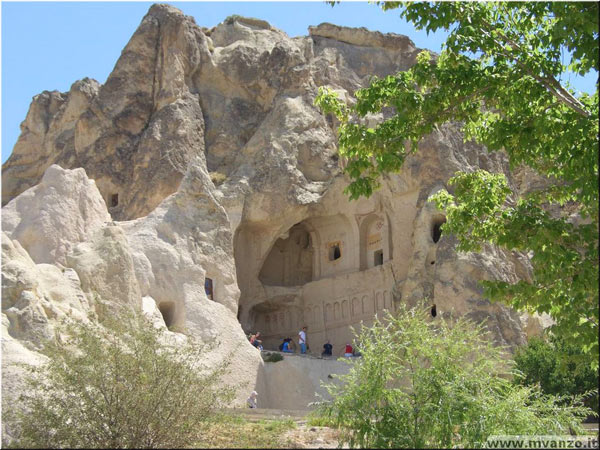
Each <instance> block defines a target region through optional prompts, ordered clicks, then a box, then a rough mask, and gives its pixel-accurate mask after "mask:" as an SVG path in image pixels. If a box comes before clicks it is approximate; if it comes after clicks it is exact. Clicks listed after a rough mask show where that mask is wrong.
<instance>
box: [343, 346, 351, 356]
mask: <svg viewBox="0 0 600 450" xmlns="http://www.w3.org/2000/svg"><path fill="white" fill-rule="evenodd" d="M344 356H346V357H348V358H349V357H351V356H352V346H351V345H350V344H349V343H348V342H346V350H345V353H344Z"/></svg>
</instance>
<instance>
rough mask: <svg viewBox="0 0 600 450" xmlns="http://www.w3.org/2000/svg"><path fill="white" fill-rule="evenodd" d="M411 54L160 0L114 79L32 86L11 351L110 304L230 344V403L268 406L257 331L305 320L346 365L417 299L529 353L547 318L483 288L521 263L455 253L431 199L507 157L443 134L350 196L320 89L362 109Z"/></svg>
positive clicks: (13, 191) (393, 38) (20, 182)
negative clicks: (359, 340)
mask: <svg viewBox="0 0 600 450" xmlns="http://www.w3.org/2000/svg"><path fill="white" fill-rule="evenodd" d="M419 51H420V50H419V49H417V48H416V47H415V46H414V44H413V43H412V42H411V41H410V39H409V38H407V37H406V36H400V35H394V34H381V33H378V32H371V31H368V30H365V29H350V28H344V27H338V26H335V25H331V24H321V25H319V26H316V27H311V28H310V30H309V35H308V36H304V37H298V38H290V37H288V36H287V35H286V34H285V33H284V32H282V31H280V30H277V29H275V28H273V27H272V26H271V25H269V24H268V23H266V22H264V21H262V20H259V19H249V18H243V17H237V16H235V17H231V18H228V19H227V20H225V21H224V22H223V23H221V24H219V25H218V26H216V27H214V28H212V29H206V28H200V27H198V26H197V25H196V23H195V21H194V19H193V18H191V17H187V16H185V15H183V14H182V13H181V12H180V11H179V10H177V9H176V8H174V7H171V6H168V5H154V6H152V7H151V8H150V10H149V12H148V14H147V15H146V16H145V17H144V18H143V20H142V22H141V24H140V26H139V28H138V29H137V31H136V32H135V33H134V35H133V36H132V38H131V40H130V41H129V43H128V44H127V46H126V47H125V49H124V50H123V52H122V54H121V57H120V58H119V60H118V61H117V63H116V65H115V68H114V69H113V71H112V73H111V74H110V76H109V77H108V79H107V81H106V83H105V84H104V85H100V84H99V83H97V82H96V81H94V80H90V79H84V80H81V81H77V82H75V83H74V84H73V86H72V87H71V89H70V91H69V92H66V93H59V92H56V91H54V92H43V93H42V94H39V95H37V96H36V97H34V99H33V101H32V104H31V106H30V109H29V112H28V114H27V117H26V118H25V120H24V121H23V123H22V125H21V128H22V134H21V136H20V138H19V140H18V142H17V144H16V146H15V148H14V150H13V154H12V156H11V157H10V158H9V160H8V161H7V162H6V163H5V165H4V166H3V168H2V199H3V204H4V205H5V206H4V207H3V210H2V228H3V231H4V234H3V240H2V252H3V255H2V277H3V278H2V297H3V299H2V313H3V321H2V326H3V361H17V360H22V359H26V360H31V361H34V360H35V358H36V356H35V355H37V353H36V349H38V348H39V345H40V344H41V342H42V341H43V340H44V339H47V338H48V337H50V336H51V335H52V332H53V329H54V326H55V324H56V323H57V321H59V320H61V319H62V318H63V317H69V318H74V319H77V320H88V319H87V317H88V316H89V313H90V312H93V311H95V309H96V308H97V304H98V301H101V302H103V304H106V303H108V304H110V303H111V302H112V303H114V304H118V305H127V306H128V307H130V308H133V309H137V310H140V311H144V313H146V314H147V315H148V316H149V317H150V318H151V319H152V321H153V322H154V323H155V324H156V325H157V326H163V327H164V326H166V327H168V328H169V329H170V330H172V331H173V332H177V331H182V330H186V331H187V332H188V333H191V334H193V335H195V336H197V337H200V338H202V339H205V340H209V339H217V340H219V341H220V343H221V345H220V347H219V348H218V349H215V350H214V351H213V352H211V353H210V354H209V355H207V360H208V361H209V362H210V361H212V362H215V363H216V362H217V361H219V360H221V359H222V358H223V357H225V355H230V354H233V355H234V356H233V361H234V362H233V364H232V366H231V374H230V376H229V378H228V379H229V380H233V381H236V382H237V381H240V380H245V381H247V385H246V386H244V387H243V388H241V389H240V390H239V394H238V398H237V400H238V401H243V400H244V398H245V396H247V394H248V389H250V388H252V389H256V390H257V391H258V392H259V395H261V394H263V393H264V394H265V395H263V396H262V397H261V398H263V399H265V400H263V401H265V402H267V403H268V402H269V401H270V400H266V399H269V398H271V399H272V403H273V405H275V404H276V403H277V401H279V400H277V401H276V400H275V399H276V397H277V396H276V395H273V394H272V393H273V392H281V393H285V392H286V387H285V386H281V388H278V387H277V386H278V385H277V383H284V382H285V378H286V377H285V376H283V375H281V373H283V372H281V371H279V372H278V371H276V370H271V369H270V370H268V371H265V370H264V364H263V362H262V359H261V358H260V354H259V352H258V351H257V350H256V349H254V348H253V347H251V346H250V344H249V343H248V341H247V339H246V334H248V333H250V332H255V331H261V333H262V334H263V345H264V346H265V347H266V348H276V347H277V345H278V344H279V343H280V342H281V341H282V339H283V338H285V337H291V338H293V339H294V340H295V341H296V342H297V335H298V331H299V329H300V328H301V327H302V326H307V327H308V342H309V346H310V348H311V351H312V352H313V353H314V354H320V352H321V350H322V345H323V344H324V343H325V341H326V340H330V341H331V343H332V344H333V348H334V356H339V355H340V354H341V351H342V347H343V345H344V344H345V343H346V342H348V341H351V340H352V333H351V330H350V326H354V327H359V326H360V323H361V322H362V323H366V324H368V323H370V322H372V320H373V318H374V317H375V315H376V314H378V315H381V314H382V313H383V312H384V311H385V310H388V311H392V312H393V311H394V310H396V309H397V308H398V306H399V305H400V304H402V303H407V304H415V303H416V302H417V301H419V300H421V299H423V298H425V299H426V304H427V305H430V306H433V305H434V304H435V305H436V307H435V311H436V317H435V318H433V317H432V320H439V318H440V317H443V316H445V315H447V316H453V317H458V316H462V315H466V316H468V317H471V318H472V319H474V320H475V321H477V322H480V321H483V320H485V321H486V323H487V326H488V329H489V331H490V336H491V339H493V340H494V341H495V342H497V343H498V344H502V345H508V346H509V347H514V346H516V345H519V344H523V343H524V342H525V340H526V337H527V335H528V334H532V333H537V332H539V331H540V330H541V325H544V324H545V323H541V325H540V320H542V319H544V320H545V318H535V319H530V318H528V317H520V316H519V315H518V314H517V313H516V312H515V311H513V310H511V309H509V308H507V307H504V306H502V305H499V304H494V305H492V304H491V303H490V302H489V301H488V300H487V299H485V298H484V297H483V294H482V289H481V288H480V286H479V285H478V283H477V282H478V280H480V279H501V280H505V281H516V280H518V279H526V278H527V277H528V276H529V274H530V265H529V261H528V259H527V257H525V256H524V255H520V254H516V253H514V254H508V253H506V252H503V251H500V250H498V249H495V248H492V247H489V248H484V250H483V251H482V252H481V253H480V254H470V253H469V254H459V253H457V252H456V250H455V249H456V242H455V240H454V239H453V238H452V237H451V236H446V235H444V234H443V233H442V232H441V231H440V226H441V224H443V222H444V220H445V219H444V216H443V214H442V213H441V212H439V211H437V210H435V208H434V207H433V206H432V205H431V204H430V203H428V201H427V200H428V198H429V197H430V196H431V195H432V194H433V193H435V192H436V191H437V190H439V189H440V188H443V187H446V183H447V180H448V179H449V178H450V177H451V176H452V175H453V174H454V173H455V172H456V171H459V170H461V171H472V170H475V169H477V168H484V169H486V170H489V171H491V172H504V173H506V174H507V176H508V178H509V182H511V183H513V184H514V187H515V189H517V188H518V187H519V186H521V183H520V182H517V181H515V182H513V177H512V175H511V173H510V172H509V171H508V164H507V159H506V157H505V156H504V155H503V154H501V153H487V152H486V151H485V149H482V148H481V147H478V146H476V145H474V144H472V143H465V142H463V137H462V135H461V134H460V132H459V131H458V127H457V126H455V125H451V124H450V125H446V126H444V127H441V128H439V129H438V130H436V131H435V132H434V133H433V134H432V135H430V136H428V137H427V138H426V139H425V140H424V141H423V142H422V144H421V146H420V150H419V152H418V154H415V155H412V156H410V157H408V158H407V160H406V162H405V164H404V167H403V169H402V171H401V172H400V173H398V174H391V175H389V176H386V177H384V178H383V180H382V187H381V189H380V190H379V191H377V192H376V193H375V194H374V195H373V196H372V197H370V198H369V199H361V200H358V201H352V202H351V201H349V200H348V198H347V196H346V195H345V194H344V193H343V189H344V187H345V186H346V185H347V183H348V180H347V178H345V176H344V174H343V170H342V169H343V164H344V162H343V161H342V160H341V159H340V158H339V157H338V154H337V142H336V133H335V127H336V123H335V122H334V120H333V119H332V118H331V117H326V116H324V115H323V114H321V112H320V111H319V110H318V109H316V108H315V107H314V106H313V101H314V98H315V96H316V93H317V88H318V87H319V86H328V87H330V88H332V89H334V90H335V91H336V92H338V93H339V94H340V96H341V97H342V98H346V99H347V100H349V101H351V99H352V93H353V91H354V90H355V89H357V88H359V87H361V86H365V85H366V83H367V82H368V80H369V78H370V77H372V76H373V75H377V76H385V75H388V74H393V73H395V72H397V71H402V70H406V69H407V68H409V67H410V66H411V65H412V64H414V62H415V58H416V55H417V54H418V52H419ZM380 119H381V117H373V118H372V120H373V121H375V122H376V121H377V120H380ZM98 299H100V300H98ZM24 343H26V344H27V346H28V347H27V350H23V349H25V347H24V346H23V345H22V344H24ZM25 352H26V353H27V354H25ZM21 353H22V355H21ZM19 355H21V356H22V357H21V356H19ZM32 355H33V356H32ZM298 364H301V363H298ZM296 365H297V364H296V362H294V364H293V365H292V366H294V367H296ZM292 366H290V367H292ZM286 367H287V366H286ZM307 367H308V366H307ZM4 370H5V369H4V365H3V371H4ZM282 370H283V369H282ZM289 370H292V369H291V368H290V369H289ZM294 370H295V369H294ZM310 370H312V369H310ZM310 370H309V369H308V368H307V371H308V372H310ZM280 372H281V373H280ZM308 372H307V373H308ZM5 373H6V374H9V376H12V377H13V378H10V380H9V381H8V383H9V385H10V383H13V384H12V385H15V383H17V381H18V375H15V373H16V372H14V371H13V372H8V371H5ZM274 373H279V375H277V376H276V377H275V376H273V377H272V378H273V380H270V379H269V374H274ZM298 373H300V374H301V373H302V370H298ZM311 373H312V372H311ZM313 375H314V374H312V375H310V376H313ZM307 376H309V375H307ZM314 376H316V375H314ZM314 376H313V378H314ZM277 380H280V381H279V382H278V381H277ZM281 380H282V381H281ZM311 380H312V378H311ZM313 381H314V380H312V381H311V382H310V383H312V384H315V383H313ZM271 382H272V383H275V385H273V384H271V385H269V383H271ZM307 383H308V382H307ZM310 383H309V384H306V386H309V385H311V386H312V384H310ZM4 385H5V384H4V383H3V386H4ZM12 385H11V386H12ZM267 386H268V388H267ZM309 390H310V389H309ZM308 397H310V399H309V398H308ZM302 398H304V397H302ZM284 400H285V399H283V400H281V401H280V402H279V403H277V405H280V406H281V405H287V404H288V403H289V402H287V403H286V401H287V400H286V401H284ZM288 400H289V399H288ZM309 401H312V396H309V395H308V394H307V399H306V403H308V402H309ZM293 403H294V404H295V405H296V406H297V407H298V408H302V407H306V405H305V404H303V400H302V399H300V400H298V398H295V397H294V400H293ZM273 405H271V406H273ZM262 406H270V405H268V404H264V405H262Z"/></svg>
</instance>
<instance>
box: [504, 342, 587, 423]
mask: <svg viewBox="0 0 600 450" xmlns="http://www.w3.org/2000/svg"><path fill="white" fill-rule="evenodd" d="M562 355H567V356H568V357H569V359H568V360H567V361H565V360H564V358H562V357H561V356H562ZM583 358H585V355H584V354H583V353H582V352H581V349H580V348H579V347H577V346H575V345H568V344H566V343H565V342H564V340H562V339H560V338H557V337H556V336H549V337H547V338H532V339H530V340H529V342H528V344H527V345H525V346H523V347H521V348H519V349H518V350H517V352H516V353H515V363H516V368H517V369H518V370H519V371H520V372H522V374H523V376H522V377H516V378H515V382H517V383H519V384H522V385H526V386H530V385H534V384H538V383H539V385H540V387H541V389H542V391H543V392H544V393H546V394H558V395H582V394H585V393H586V392H589V391H592V390H593V389H595V388H597V387H598V369H593V368H591V367H590V366H589V365H585V364H577V362H578V361H577V360H578V359H583ZM585 404H586V406H588V407H590V408H592V409H594V410H595V411H596V413H598V392H597V391H596V393H595V395H590V396H587V398H586V400H585Z"/></svg>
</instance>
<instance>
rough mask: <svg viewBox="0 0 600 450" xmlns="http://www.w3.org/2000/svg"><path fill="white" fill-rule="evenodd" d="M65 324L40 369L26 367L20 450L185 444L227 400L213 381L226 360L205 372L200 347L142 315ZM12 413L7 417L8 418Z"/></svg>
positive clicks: (225, 390)
mask: <svg viewBox="0 0 600 450" xmlns="http://www.w3.org/2000/svg"><path fill="white" fill-rule="evenodd" d="M104 325H105V326H104V327H102V326H99V325H97V324H71V325H69V326H68V327H67V328H66V330H65V331H66V334H67V335H68V336H69V337H68V338H66V342H60V339H57V340H56V341H55V342H51V343H49V344H48V345H47V346H46V347H45V350H44V353H45V354H46V355H47V356H48V357H49V361H48V363H47V364H46V365H45V366H42V367H41V368H39V369H31V370H32V371H33V372H34V373H33V374H32V375H31V377H30V378H29V380H28V383H29V390H28V393H27V394H23V395H21V397H20V398H19V401H20V402H22V404H23V406H24V407H25V410H26V411H27V412H26V413H25V412H15V413H14V414H12V420H14V425H13V426H16V430H17V434H18V435H19V438H18V440H17V441H16V442H13V443H12V446H18V447H49V448H57V447H84V448H158V447H171V448H177V447H185V446H189V445H190V443H192V442H194V441H195V440H196V438H197V433H198V430H199V429H200V425H201V424H202V423H203V422H205V421H206V420H207V419H209V418H210V417H211V415H212V413H213V410H214V409H215V408H217V407H219V406H221V404H222V403H223V402H225V401H227V400H229V399H230V398H231V394H232V389H231V388H229V387H220V386H219V384H218V379H219V378H220V376H221V375H222V374H223V373H224V371H225V370H226V367H227V365H228V364H227V362H223V363H221V364H220V365H218V366H217V367H213V368H210V369H208V368H206V367H203V366H202V365H201V364H200V363H199V361H200V357H201V354H202V353H203V351H205V350H206V346H204V345H202V344H198V343H197V342H194V341H193V340H192V339H191V338H189V337H188V338H187V339H186V340H185V342H184V343H181V342H180V343H175V342H174V340H173V339H171V338H172V335H171V336H167V334H166V333H165V332H164V331H161V330H157V329H156V328H154V327H153V326H152V325H151V324H150V323H148V322H147V321H146V320H145V319H144V318H143V317H134V316H127V317H125V318H121V319H120V320H117V319H112V320H107V321H105V322H104ZM9 416H10V414H9Z"/></svg>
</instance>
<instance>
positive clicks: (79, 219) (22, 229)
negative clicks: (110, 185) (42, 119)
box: [2, 165, 111, 265]
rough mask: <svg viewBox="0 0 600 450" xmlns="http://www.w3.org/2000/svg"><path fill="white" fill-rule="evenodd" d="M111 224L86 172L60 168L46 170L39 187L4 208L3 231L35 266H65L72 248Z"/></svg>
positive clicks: (53, 167)
mask: <svg viewBox="0 0 600 450" xmlns="http://www.w3.org/2000/svg"><path fill="white" fill-rule="evenodd" d="M73 189H75V191H73ZM110 220H111V218H110V214H108V212H107V211H106V205H105V204H104V201H103V200H102V197H101V196H100V193H99V192H98V189H97V188H96V185H95V183H94V181H93V180H89V179H88V178H87V176H86V174H85V171H84V170H83V169H74V170H62V169H61V168H60V167H59V166H57V165H53V166H50V167H49V168H48V170H46V172H45V174H44V176H43V177H42V179H41V181H40V183H39V184H38V185H37V186H34V187H32V188H31V189H28V190H27V191H26V192H24V193H23V194H22V195H20V196H19V197H17V198H16V199H14V200H13V201H11V202H10V203H9V204H8V205H6V206H5V207H4V208H2V230H3V231H4V232H5V233H7V234H8V236H9V237H10V238H11V239H16V240H18V241H19V242H20V243H21V245H23V247H24V248H25V250H27V252H28V253H29V256H31V258H32V259H33V260H34V261H35V262H36V263H48V264H54V263H58V264H62V265H65V264H66V259H65V257H66V254H67V253H68V252H69V251H70V250H71V248H72V247H73V245H74V244H75V243H78V242H84V241H86V240H88V239H90V238H91V236H92V234H93V233H94V232H95V231H96V230H98V229H99V228H100V227H102V226H103V225H104V224H105V223H106V222H108V221H110Z"/></svg>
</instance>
